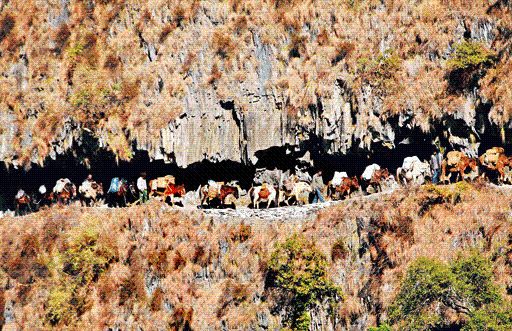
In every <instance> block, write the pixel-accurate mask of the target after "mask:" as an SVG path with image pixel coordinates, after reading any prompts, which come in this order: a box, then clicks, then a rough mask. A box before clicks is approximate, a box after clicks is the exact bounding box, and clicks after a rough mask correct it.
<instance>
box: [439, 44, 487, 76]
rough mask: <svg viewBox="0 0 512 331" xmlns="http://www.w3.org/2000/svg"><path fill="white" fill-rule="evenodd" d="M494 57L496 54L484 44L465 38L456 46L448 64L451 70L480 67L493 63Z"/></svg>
mask: <svg viewBox="0 0 512 331" xmlns="http://www.w3.org/2000/svg"><path fill="white" fill-rule="evenodd" d="M493 57H494V54H493V53H492V52H491V51H490V50H488V49H487V48H485V47H484V46H483V45H482V44H480V43H477V42H473V41H467V40H465V41H463V42H461V43H460V44H457V45H456V46H455V51H454V52H453V54H452V55H451V57H450V59H448V62H447V65H448V67H449V68H450V69H451V70H456V69H470V68H478V67H479V66H481V65H487V64H491V63H492V62H493Z"/></svg>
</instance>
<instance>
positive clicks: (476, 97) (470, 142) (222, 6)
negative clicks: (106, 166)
mask: <svg viewBox="0 0 512 331" xmlns="http://www.w3.org/2000/svg"><path fill="white" fill-rule="evenodd" d="M431 2H432V3H435V4H431V5H432V6H434V7H435V6H437V7H436V8H437V9H439V10H436V14H433V13H431V12H430V11H428V10H427V9H426V6H427V4H423V3H422V4H418V5H411V4H409V3H404V4H403V5H396V6H395V5H393V4H387V3H386V4H381V5H379V6H374V5H372V4H370V3H368V4H366V3H365V4H361V6H362V7H361V8H356V7H353V6H351V5H348V4H344V5H343V6H342V7H339V4H338V3H337V2H329V1H327V2H326V1H319V2H318V1H312V2H311V3H309V2H308V3H307V4H306V3H304V4H298V3H295V2H294V1H288V2H276V3H266V2H265V3H259V4H257V3H256V2H254V1H249V0H247V1H242V2H241V3H239V4H227V3H217V2H210V1H203V2H200V3H199V2H197V1H185V2H183V3H182V4H180V6H172V5H170V4H164V3H162V4H160V3H159V2H157V1H150V2H148V3H147V4H139V3H134V4H128V3H125V2H124V1H120V0H118V1H113V2H108V3H103V2H101V3H95V2H87V3H82V2H80V3H72V2H69V1H60V2H56V3H47V4H45V5H44V6H40V7H37V9H35V7H33V6H26V5H25V3H24V2H21V1H9V2H8V3H2V14H1V15H0V16H1V17H0V20H1V22H0V23H1V24H2V26H0V28H1V29H3V30H2V31H3V32H2V33H1V34H0V42H1V45H0V46H1V48H2V54H3V55H2V58H1V60H0V71H1V73H2V78H1V82H0V83H1V86H2V90H3V92H2V93H3V95H2V102H1V104H0V111H1V117H2V123H1V124H2V125H1V127H2V130H1V132H0V142H1V145H0V160H3V161H5V162H6V163H13V164H15V165H16V164H20V165H26V164H27V163H30V162H34V163H40V164H41V163H43V162H44V159H45V158H46V157H55V155H56V154H59V153H62V152H63V151H66V150H68V149H70V148H72V146H73V143H80V136H81V135H82V133H83V132H84V130H89V131H90V132H92V133H93V135H95V136H96V137H97V138H98V139H99V140H100V143H101V145H102V146H104V147H106V148H107V149H110V150H112V151H113V152H114V153H116V154H117V155H118V156H119V157H120V158H122V159H130V158H131V157H132V156H133V154H134V152H136V151H137V150H145V151H148V152H149V155H150V157H151V158H153V159H163V160H165V161H167V162H175V163H176V164H178V165H179V166H181V167H186V166H188V165H190V164H192V163H195V162H199V161H202V160H205V159H207V160H213V161H220V160H231V161H236V162H242V163H247V164H251V163H252V164H254V163H256V161H257V152H258V151H265V150H267V149H269V148H271V147H280V146H290V148H295V149H301V148H302V147H301V144H302V142H305V141H309V140H311V139H316V140H318V141H320V142H321V148H322V149H323V151H322V152H326V153H331V154H332V153H342V154H343V153H347V152H348V151H349V150H351V149H356V148H362V149H371V148H372V146H374V145H375V144H378V145H384V146H387V147H389V148H394V147H395V146H396V145H397V144H398V143H399V142H400V141H399V139H400V140H402V139H403V138H404V136H407V134H408V133H410V132H413V131H414V130H418V129H419V130H421V131H422V132H424V133H429V137H435V136H441V137H444V138H445V139H446V141H447V142H449V143H452V144H453V145H454V146H457V147H461V146H462V147H463V148H466V149H469V150H473V152H474V150H475V149H476V148H477V147H478V145H475V142H477V141H478V140H479V135H482V134H487V132H488V130H487V131H486V129H487V127H488V126H489V125H496V126H499V127H504V130H508V129H507V127H506V123H508V113H507V111H504V110H506V109H508V108H507V107H508V106H509V105H508V103H507V102H508V101H509V100H508V99H507V98H506V97H498V96H496V95H495V92H494V91H495V90H500V88H506V82H503V83H501V80H492V82H491V85H492V86H494V85H495V87H496V88H495V89H494V90H493V89H491V90H490V91H487V90H486V91H484V92H485V93H484V92H483V91H482V90H481V87H480V84H479V83H478V81H479V79H481V78H482V77H484V76H485V75H486V72H487V70H488V69H489V67H493V66H496V70H495V71H493V73H492V75H498V76H499V75H500V71H499V70H505V69H506V64H507V63H509V61H510V60H509V48H510V45H509V43H508V42H507V38H506V36H507V31H510V30H509V28H510V27H509V24H510V22H509V21H508V20H507V19H506V15H505V14H506V13H507V12H508V11H509V10H510V8H509V6H507V4H506V3H503V4H501V3H500V4H495V5H494V6H491V7H489V5H486V4H474V5H472V6H466V7H463V8H458V7H457V5H453V6H447V5H446V4H444V3H443V4H441V3H439V2H438V1H431ZM429 3H430V2H429ZM32 9H33V10H32ZM436 15H437V16H436ZM504 15H505V16H504ZM434 16H435V17H434ZM464 41H467V42H469V43H470V45H472V47H476V50H477V51H479V52H481V54H482V56H488V58H489V59H491V58H492V59H493V60H492V61H491V60H489V59H488V58H483V59H481V62H478V63H476V64H473V63H470V64H471V65H472V66H473V67H470V69H471V70H469V69H468V67H464V66H463V67H462V68H463V69H460V70H462V71H460V70H459V71H460V72H459V71H457V70H455V69H453V65H452V67H450V65H448V64H446V63H448V62H449V60H450V59H452V58H453V57H454V56H456V55H457V54H456V55H454V54H455V53H456V52H457V45H459V44H461V43H463V42H464ZM475 45H476V46H475ZM447 60H448V62H447ZM463 60H464V59H463ZM463 60H462V61H463ZM491 62H492V63H491ZM462 65H466V64H465V63H464V62H463V63H462ZM468 70H469V72H468ZM453 72H456V75H455V74H453ZM450 75H451V76H450ZM468 77H469V78H468ZM451 80H454V81H455V83H454V82H453V81H451ZM453 84H455V85H456V86H455V87H454V86H451V85H453ZM499 84H505V85H504V86H501V85H499ZM502 94H503V93H502ZM482 114H483V119H484V121H479V120H478V119H479V116H480V117H481V115H482ZM491 123H492V124H491ZM440 127H441V128H442V129H441V130H440V129H439V128H440ZM449 129H452V130H449ZM508 131H510V130H508ZM508 131H507V132H508Z"/></svg>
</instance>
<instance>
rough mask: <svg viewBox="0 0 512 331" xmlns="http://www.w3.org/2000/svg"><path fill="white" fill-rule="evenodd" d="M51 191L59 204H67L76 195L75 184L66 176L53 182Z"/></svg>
mask: <svg viewBox="0 0 512 331" xmlns="http://www.w3.org/2000/svg"><path fill="white" fill-rule="evenodd" d="M53 193H54V194H55V195H56V196H57V201H58V202H59V204H62V203H65V204H69V203H70V202H71V200H72V199H73V198H74V197H76V186H75V184H73V183H72V182H71V181H70V180H69V179H68V178H61V179H59V180H57V182H56V183H55V186H54V187H53Z"/></svg>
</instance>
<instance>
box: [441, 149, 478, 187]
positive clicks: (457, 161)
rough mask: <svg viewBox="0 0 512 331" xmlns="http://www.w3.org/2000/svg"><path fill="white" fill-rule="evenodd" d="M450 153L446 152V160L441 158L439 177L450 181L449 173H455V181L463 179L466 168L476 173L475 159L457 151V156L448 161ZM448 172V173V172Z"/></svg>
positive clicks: (444, 180)
mask: <svg viewBox="0 0 512 331" xmlns="http://www.w3.org/2000/svg"><path fill="white" fill-rule="evenodd" d="M450 153H452V152H449V153H448V160H446V159H445V160H443V162H442V163H441V179H442V181H443V182H446V181H448V183H450V182H451V180H450V178H451V173H456V174H457V177H456V178H455V181H456V182H457V181H459V180H464V178H466V177H467V176H466V170H467V169H470V170H471V171H472V172H476V173H478V162H477V160H476V159H473V158H469V157H468V156H466V155H465V154H463V153H460V152H457V153H459V154H457V157H453V160H454V161H452V162H451V161H450ZM447 172H449V173H450V174H448V173H447Z"/></svg>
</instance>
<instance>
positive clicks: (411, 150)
mask: <svg viewBox="0 0 512 331" xmlns="http://www.w3.org/2000/svg"><path fill="white" fill-rule="evenodd" d="M480 111H481V110H480ZM483 113H485V110H484V111H481V112H479V113H478V116H477V125H478V121H479V118H480V121H485V120H487V119H486V118H484V119H482V116H480V115H481V114H483ZM447 125H448V126H449V127H451V128H453V130H467V129H465V128H464V127H462V126H461V125H460V123H457V122H456V121H455V122H450V123H439V124H438V125H437V126H436V128H435V130H434V131H433V132H432V133H428V134H427V133H424V132H422V131H421V130H419V129H413V130H410V129H407V128H399V129H397V130H396V132H395V141H396V142H397V143H396V144H395V146H394V148H389V147H386V146H384V145H382V144H381V143H375V144H373V146H372V147H371V150H370V151H368V150H366V149H360V148H358V147H357V146H358V141H355V142H354V144H353V147H352V148H351V149H350V150H349V151H348V152H347V153H346V154H341V153H336V154H330V153H327V152H326V151H327V150H328V149H329V148H328V147H329V144H330V143H331V142H329V141H325V140H323V139H322V138H319V137H317V136H315V135H312V134H310V138H309V139H308V140H306V141H302V142H301V143H300V145H299V146H294V145H285V146H281V147H271V148H269V149H266V150H261V151H258V152H256V153H255V156H256V157H257V159H258V161H257V162H256V164H255V165H252V164H244V163H241V162H234V161H222V162H211V161H207V160H204V161H201V162H196V163H194V164H191V165H189V166H188V167H186V168H181V167H178V166H177V165H176V164H169V163H165V162H164V161H151V160H150V158H149V156H148V153H147V152H144V151H134V157H133V159H132V160H131V161H130V162H125V161H120V162H116V158H115V156H114V155H113V154H112V153H111V152H109V151H107V150H105V149H102V148H100V146H99V143H98V141H97V140H96V139H95V138H93V137H91V136H90V135H88V134H87V133H85V134H84V135H83V137H82V139H81V141H80V144H76V146H74V147H73V149H72V151H69V152H67V153H65V154H64V155H59V156H57V158H56V159H55V160H51V159H49V160H47V161H46V162H45V165H44V167H40V166H37V165H35V166H33V167H32V168H31V169H30V170H28V171H26V170H24V169H14V168H10V169H7V168H6V167H2V169H0V210H6V209H11V210H12V209H13V208H14V196H15V195H16V192H17V191H18V189H20V188H22V189H23V190H25V191H26V192H27V193H29V194H31V193H35V192H37V189H38V188H39V186H40V185H45V186H46V188H47V189H48V190H51V189H52V188H53V186H54V185H55V182H56V181H57V180H58V179H59V178H69V179H70V180H71V181H72V182H74V183H75V184H77V185H79V184H80V183H81V182H82V181H83V180H84V179H85V178H86V177H87V175H88V174H89V173H91V174H92V175H93V177H94V179H95V180H97V181H99V182H101V183H103V185H104V188H105V189H107V188H108V186H109V184H110V180H111V179H112V178H113V177H122V178H126V179H128V180H129V181H135V180H136V179H137V177H138V176H139V175H140V173H141V172H146V173H147V175H148V178H149V179H151V178H156V177H160V176H164V175H169V174H170V175H173V176H175V177H176V182H177V183H178V184H185V187H186V190H187V191H191V190H194V191H195V190H197V188H198V187H199V185H203V184H205V183H207V181H208V180H210V179H212V180H215V181H231V180H238V181H239V183H240V186H241V187H242V188H244V189H248V188H250V186H251V185H252V183H253V178H254V174H255V172H256V169H258V168H266V169H269V170H272V169H276V168H277V169H281V170H283V171H286V170H291V171H292V172H293V171H294V169H295V167H296V166H300V167H302V168H304V167H305V168H306V169H307V171H308V172H309V173H310V175H312V174H313V173H314V172H315V171H316V170H318V169H321V170H323V178H324V182H325V183H327V182H328V181H329V180H330V179H332V177H333V175H334V172H335V171H345V172H347V173H348V175H349V176H356V175H357V176H359V175H361V173H362V172H363V171H364V169H365V168H366V166H368V165H370V164H372V163H377V164H379V165H380V166H381V167H384V168H388V169H389V170H390V172H391V173H395V170H396V168H398V167H400V166H401V165H402V163H403V159H404V158H405V157H408V156H414V155H415V156H418V157H419V158H420V159H422V160H428V159H429V157H430V155H431V153H432V150H433V149H434V145H433V143H432V142H433V140H434V138H435V137H440V139H441V145H442V146H445V147H448V149H447V150H450V147H449V145H448V142H447V140H446V137H445V136H444V135H443V132H444V131H446V128H447ZM397 127H398V126H397ZM457 128H459V129H457ZM509 131H510V130H507V133H509ZM456 133H458V134H464V135H467V132H456ZM478 138H479V141H480V142H481V145H480V152H482V151H485V150H486V149H487V148H490V147H493V146H504V147H506V150H507V152H508V153H510V152H512V148H511V147H512V144H510V143H507V144H505V145H503V143H502V141H501V138H500V128H497V127H496V126H488V125H487V126H486V131H485V133H484V134H481V135H480V136H479V137H478ZM507 142H508V141H507ZM306 153H309V160H310V162H308V160H307V159H308V158H307V157H305V156H307V155H306Z"/></svg>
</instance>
